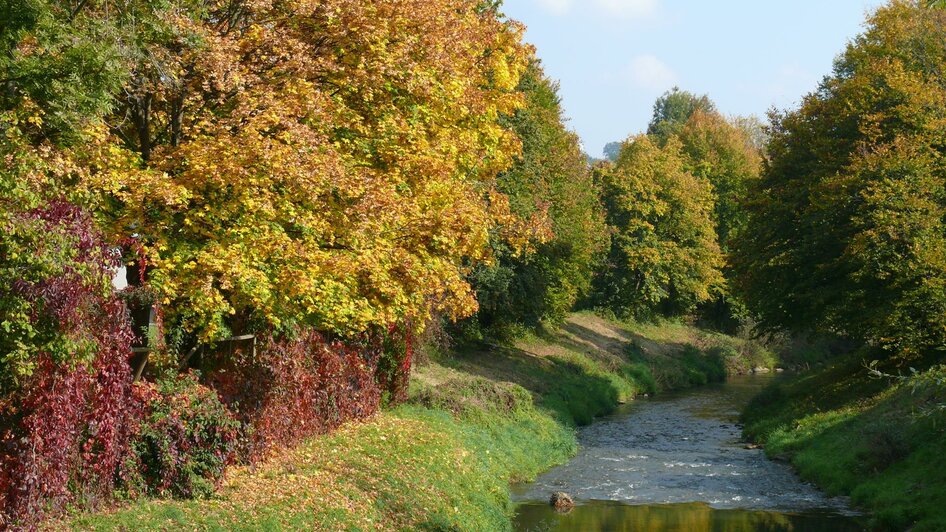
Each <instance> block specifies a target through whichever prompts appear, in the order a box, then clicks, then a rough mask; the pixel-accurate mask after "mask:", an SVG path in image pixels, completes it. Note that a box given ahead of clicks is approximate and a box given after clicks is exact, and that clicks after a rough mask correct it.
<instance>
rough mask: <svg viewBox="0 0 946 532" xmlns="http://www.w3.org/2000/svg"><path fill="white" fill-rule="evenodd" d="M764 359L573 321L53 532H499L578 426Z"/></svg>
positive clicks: (666, 328)
mask: <svg viewBox="0 0 946 532" xmlns="http://www.w3.org/2000/svg"><path fill="white" fill-rule="evenodd" d="M759 357H762V358H759ZM765 357H768V355H767V354H766V353H764V352H763V351H759V350H758V349H751V348H750V346H747V345H746V344H745V342H742V341H740V340H737V339H734V338H730V337H725V336H721V335H718V334H713V333H707V332H703V331H700V330H698V329H695V328H692V327H689V326H686V325H683V324H679V323H664V324H659V325H637V324H618V323H615V322H612V321H608V320H604V319H602V318H599V317H597V316H594V315H592V314H576V315H573V316H571V317H570V318H569V320H568V322H567V323H566V324H565V326H564V327H563V328H561V329H559V330H557V331H554V332H548V333H544V334H541V335H535V336H530V337H527V338H525V339H522V340H519V341H517V342H515V343H513V344H511V345H507V346H494V347H490V348H489V349H483V350H466V351H462V352H459V353H454V354H452V355H450V356H446V357H442V358H441V359H440V360H439V361H430V362H428V363H425V364H422V365H420V366H419V367H418V368H417V369H416V371H415V374H414V377H413V381H412V390H411V400H410V402H409V403H408V404H406V405H402V406H400V407H398V408H395V409H393V410H390V411H387V412H384V413H382V414H381V415H379V416H377V417H376V418H374V419H373V420H371V421H369V422H365V423H359V424H351V425H347V426H345V427H343V428H342V429H341V430H339V431H337V432H335V433H333V434H331V435H328V436H324V437H318V438H313V439H311V440H309V441H308V442H306V443H305V444H303V445H302V446H300V447H298V448H295V449H292V450H288V451H285V452H283V453H281V454H279V455H278V456H274V457H273V459H272V460H271V461H269V462H268V463H267V464H266V465H264V466H262V467H258V468H256V469H255V470H251V469H249V468H239V469H235V470H233V471H231V473H230V474H229V475H228V477H227V481H226V483H225V485H224V486H223V487H222V488H221V490H220V491H219V492H218V493H217V494H216V495H215V496H214V497H212V498H210V499H206V500H152V501H144V502H141V501H139V502H133V503H130V504H129V505H125V506H123V507H120V508H117V509H114V510H112V511H108V512H100V513H92V514H88V513H87V514H82V515H77V516H74V517H73V518H72V519H71V520H69V521H67V522H59V523H52V524H51V525H52V526H56V527H61V526H70V527H72V528H76V529H122V528H125V529H185V528H186V529H202V530H261V529H262V530H279V529H286V528H296V529H313V528H316V529H350V530H368V529H378V528H380V529H421V530H423V529H428V530H503V529H508V528H509V527H510V526H511V525H510V517H511V515H512V512H513V507H512V503H511V502H510V498H509V484H510V483H511V482H517V481H524V480H529V479H532V478H534V477H535V476H536V475H538V474H539V473H540V472H542V471H544V470H546V469H548V468H550V467H552V466H555V465H557V464H560V463H563V462H565V461H566V460H568V459H569V458H570V457H571V456H572V455H573V454H574V453H575V452H576V450H577V441H576V437H575V427H576V426H577V425H581V424H586V423H589V422H591V421H592V420H593V419H594V418H595V417H596V416H600V415H604V414H607V413H609V412H611V411H613V410H614V408H615V407H616V406H617V405H618V404H619V403H621V402H625V401H630V400H632V399H633V398H634V397H636V396H638V395H641V394H652V393H659V392H660V391H661V390H664V389H668V388H680V387H686V386H693V385H699V384H704V383H706V382H710V381H717V380H722V379H723V378H724V377H725V374H726V372H727V368H729V370H730V371H734V368H738V367H753V366H755V365H759V364H762V363H763V362H760V360H763V359H765ZM749 359H751V360H749ZM757 359H758V360H757ZM769 359H770V358H769Z"/></svg>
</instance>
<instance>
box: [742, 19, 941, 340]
mask: <svg viewBox="0 0 946 532" xmlns="http://www.w3.org/2000/svg"><path fill="white" fill-rule="evenodd" d="M944 66H946V13H944V12H943V11H941V10H930V9H925V8H923V7H920V6H918V5H917V4H916V3H913V2H906V1H895V2H892V3H891V4H889V5H887V6H885V7H882V8H880V9H879V10H878V11H877V12H876V13H875V14H873V15H872V16H871V17H870V19H869V20H868V25H867V30H866V31H865V33H864V34H862V35H861V36H859V37H858V38H856V39H855V40H854V41H853V42H851V43H850V44H849V46H848V47H847V49H846V51H845V52H844V53H843V54H842V55H841V56H840V57H839V58H838V60H837V61H836V64H835V68H834V73H833V75H831V76H829V77H827V78H826V79H825V80H824V81H823V82H822V83H821V85H820V87H819V88H818V90H817V91H815V92H813V93H811V94H809V95H808V96H807V97H806V98H805V100H804V103H803V104H802V106H801V108H800V109H798V110H796V111H790V112H783V113H775V114H773V116H772V117H771V118H772V122H773V127H772V132H771V141H770V143H769V147H768V151H769V157H770V160H769V161H768V163H767V165H766V169H765V172H764V173H763V178H762V180H761V182H760V183H759V186H758V187H757V189H756V190H755V192H754V194H753V195H752V200H751V202H749V204H748V206H749V210H750V221H749V225H748V227H747V228H746V230H744V231H742V232H741V233H740V235H739V237H738V238H737V243H736V253H735V257H736V258H737V262H736V266H737V271H738V273H739V279H740V280H741V281H740V283H741V286H742V291H743V293H744V294H745V295H746V298H747V300H748V301H749V302H750V304H751V306H752V307H753V308H755V309H757V310H758V311H759V312H760V313H761V315H762V316H763V317H764V318H765V320H766V322H767V323H768V324H770V325H773V326H786V327H793V328H796V329H816V328H821V329H826V330H830V331H833V332H835V333H839V334H843V335H846V336H849V337H851V338H853V339H856V340H859V341H862V342H866V343H867V344H869V345H874V346H878V347H882V348H885V349H887V350H889V351H890V352H892V353H899V354H903V355H911V354H918V353H922V352H924V351H925V350H927V349H930V348H934V347H936V346H942V345H943V343H944V341H946V334H944V331H946V321H944V317H946V296H944V294H946V290H944V287H946V226H944V219H946V218H944V214H946V210H944V209H946V196H944V195H943V191H944V190H946V187H944V185H946V181H944V179H946V171H944V170H946V169H944V166H943V158H942V154H943V150H944V146H946V136H944V135H946V122H944V117H946V82H944V79H943V72H944Z"/></svg>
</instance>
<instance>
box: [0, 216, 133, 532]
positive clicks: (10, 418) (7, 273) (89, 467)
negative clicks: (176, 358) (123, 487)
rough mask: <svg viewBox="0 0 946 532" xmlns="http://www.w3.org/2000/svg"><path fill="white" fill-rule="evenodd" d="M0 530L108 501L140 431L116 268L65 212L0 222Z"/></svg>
mask: <svg viewBox="0 0 946 532" xmlns="http://www.w3.org/2000/svg"><path fill="white" fill-rule="evenodd" d="M0 229H2V231H0V285H2V286H4V287H6V289H4V290H3V291H2V292H0V324H2V327H3V332H2V333H0V354H2V356H0V527H2V526H3V525H4V524H13V525H17V526H30V525H32V524H34V523H35V522H37V521H38V520H39V519H41V518H42V517H43V516H44V514H47V513H55V512H57V511H60V510H62V509H63V508H64V507H65V506H66V505H68V504H73V503H79V502H81V503H85V504H87V505H94V504H96V503H98V502H101V501H102V500H105V499H107V498H108V497H109V496H110V495H111V493H112V490H113V486H114V479H115V473H116V471H117V469H118V466H119V464H120V463H121V462H122V460H123V459H124V457H125V455H126V453H127V449H128V441H129V438H130V435H131V431H132V429H133V427H134V408H129V405H133V401H132V394H131V371H130V369H129V367H128V353H129V351H130V346H131V340H132V334H131V330H130V327H129V324H128V319H127V315H126V312H125V308H124V306H123V305H122V303H121V302H120V301H118V300H117V299H116V298H115V297H114V296H113V295H112V294H111V293H110V288H109V279H110V278H111V268H112V267H113V266H114V265H115V264H116V261H117V257H115V256H114V254H113V253H111V251H110V249H109V248H108V247H107V246H106V245H105V244H104V242H103V240H102V238H101V235H100V234H99V233H98V232H97V231H95V230H94V228H93V225H92V223H91V219H90V218H89V216H88V215H87V214H85V213H84V212H83V211H81V210H80V209H79V208H77V207H75V206H73V205H70V204H69V203H66V202H50V203H48V204H46V205H45V206H43V207H41V208H37V209H33V210H29V211H17V210H16V209H7V210H4V211H3V212H2V213H0Z"/></svg>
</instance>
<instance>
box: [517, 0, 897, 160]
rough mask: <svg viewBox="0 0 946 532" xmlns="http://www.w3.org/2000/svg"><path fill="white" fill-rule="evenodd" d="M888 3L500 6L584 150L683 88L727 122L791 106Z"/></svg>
mask: <svg viewBox="0 0 946 532" xmlns="http://www.w3.org/2000/svg"><path fill="white" fill-rule="evenodd" d="M882 3H883V2H882V1H881V0H779V1H771V0H762V1H760V0H727V1H724V2H709V1H706V0H505V3H504V7H503V11H504V12H505V13H506V14H507V15H509V16H510V17H511V18H514V19H516V20H519V21H521V22H523V23H524V24H526V26H527V27H528V31H527V34H526V39H527V40H528V41H529V42H530V43H532V44H534V45H535V46H536V48H537V49H538V56H539V57H540V58H541V59H542V62H543V64H544V66H545V71H546V73H548V75H549V76H550V77H552V78H553V79H557V80H559V81H560V83H561V96H562V100H563V103H564V106H565V112H566V115H567V116H568V117H569V118H570V122H569V126H570V127H571V128H572V129H573V130H575V131H576V132H577V133H578V134H579V135H580V136H581V138H582V141H583V143H584V145H585V150H586V151H587V152H588V153H589V154H590V155H592V156H595V157H600V156H601V150H602V148H603V147H604V145H605V144H606V143H608V142H610V141H613V140H623V139H624V138H626V137H627V136H628V135H629V134H632V133H637V132H640V131H642V130H644V129H646V127H647V123H648V121H649V120H650V116H651V110H652V107H653V103H654V100H655V99H656V98H657V97H658V96H659V95H660V94H661V93H663V92H664V91H665V90H667V89H669V88H671V87H673V86H674V85H677V86H679V87H680V88H682V89H686V90H689V91H691V92H695V93H698V94H702V93H706V94H709V96H710V98H712V99H713V101H715V102H716V105H717V107H718V108H719V110H720V111H722V112H723V113H724V114H727V115H731V114H739V115H749V114H755V115H758V116H760V117H763V118H764V115H765V112H766V111H767V110H768V109H769V108H770V107H772V106H776V107H778V108H788V107H794V106H795V105H796V104H797V103H798V102H799V101H800V99H801V97H802V96H803V95H804V94H806V93H808V92H810V91H811V90H813V89H814V88H815V87H816V86H817V84H818V81H820V80H821V78H822V77H823V76H824V75H825V74H828V73H829V72H830V70H831V65H832V61H833V60H834V57H835V56H836V55H837V54H839V53H840V52H841V51H842V50H843V49H844V46H845V44H846V43H847V42H848V41H849V40H850V39H851V38H852V37H854V36H855V35H857V34H858V33H859V32H860V31H861V29H862V24H863V21H864V18H865V14H866V13H867V12H868V11H869V10H871V9H873V8H875V7H877V6H879V5H881V4H882Z"/></svg>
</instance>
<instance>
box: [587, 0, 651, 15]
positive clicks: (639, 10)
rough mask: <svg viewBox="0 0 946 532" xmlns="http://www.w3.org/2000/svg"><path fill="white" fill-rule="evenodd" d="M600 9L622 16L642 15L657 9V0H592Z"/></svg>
mask: <svg viewBox="0 0 946 532" xmlns="http://www.w3.org/2000/svg"><path fill="white" fill-rule="evenodd" d="M594 5H595V6H597V7H598V8H599V9H601V10H602V11H605V12H607V13H609V14H612V15H620V16H623V17H643V16H646V15H650V14H651V13H653V12H654V11H656V9H657V0H594Z"/></svg>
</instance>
